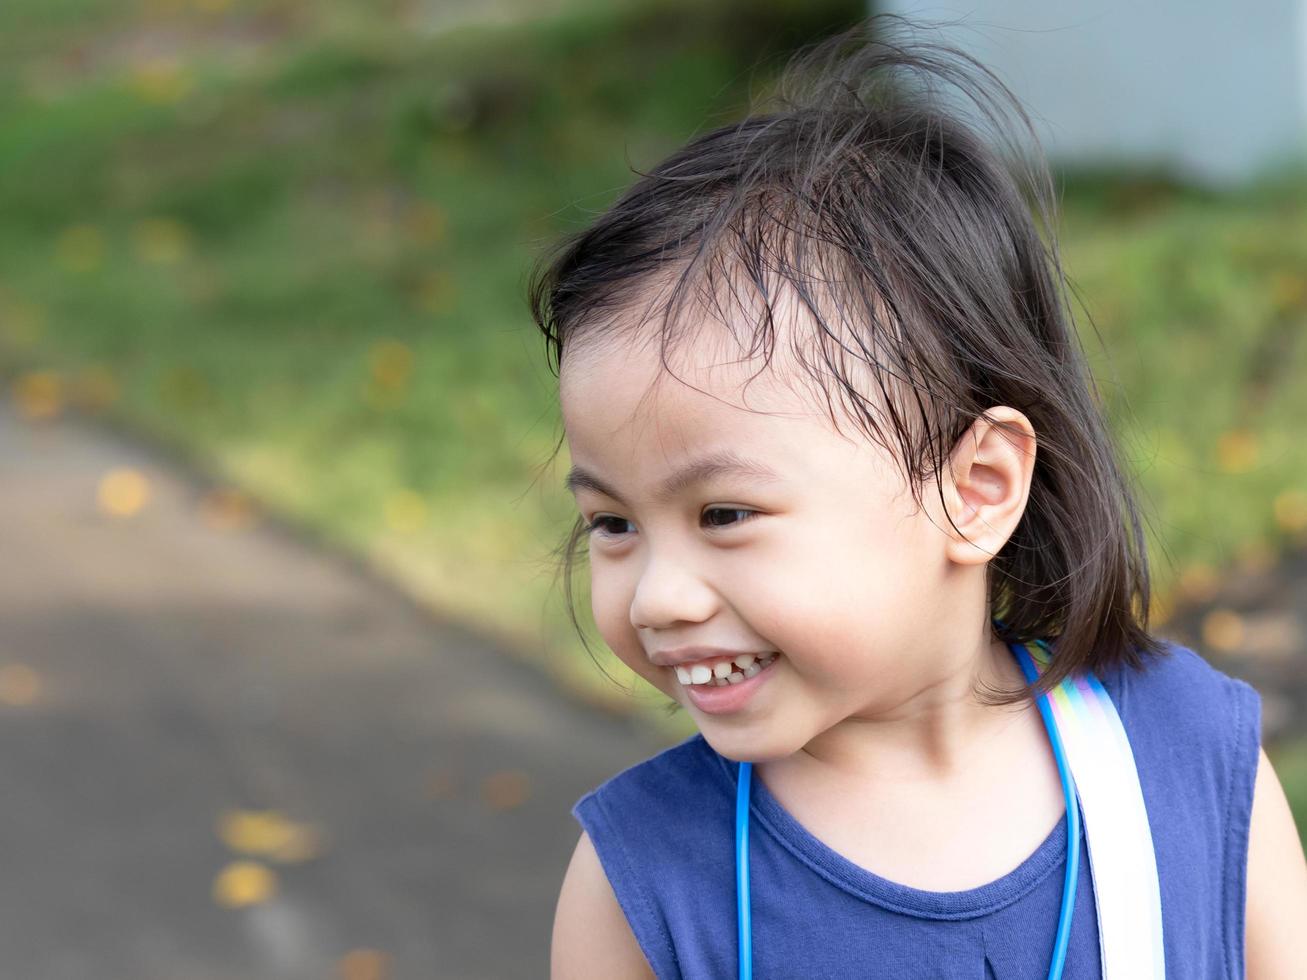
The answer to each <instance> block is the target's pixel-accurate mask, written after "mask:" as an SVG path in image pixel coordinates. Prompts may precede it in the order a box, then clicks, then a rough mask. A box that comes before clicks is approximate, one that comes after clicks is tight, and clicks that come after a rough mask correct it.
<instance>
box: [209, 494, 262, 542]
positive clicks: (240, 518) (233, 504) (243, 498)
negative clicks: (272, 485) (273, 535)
mask: <svg viewBox="0 0 1307 980" xmlns="http://www.w3.org/2000/svg"><path fill="white" fill-rule="evenodd" d="M254 519H255V506H254V501H253V500H252V499H250V497H249V495H248V494H246V493H245V492H244V491H242V490H239V489H236V488H235V487H218V488H216V489H213V490H210V491H209V492H208V493H206V494H205V495H204V496H203V497H201V498H200V520H201V521H203V522H204V524H205V525H206V526H208V527H211V528H213V529H214V530H215V531H243V530H245V529H246V528H248V527H250V526H252V525H253V524H254Z"/></svg>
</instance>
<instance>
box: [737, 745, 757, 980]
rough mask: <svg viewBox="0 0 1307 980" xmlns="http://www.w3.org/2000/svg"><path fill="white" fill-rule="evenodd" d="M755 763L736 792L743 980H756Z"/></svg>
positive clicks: (747, 766) (743, 767)
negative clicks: (752, 899) (752, 876)
mask: <svg viewBox="0 0 1307 980" xmlns="http://www.w3.org/2000/svg"><path fill="white" fill-rule="evenodd" d="M752 782H753V763H752V762H741V763H740V776H739V780H738V781H737V783H736V789H735V904H736V908H737V909H738V915H737V916H736V921H737V922H738V925H739V930H740V980H753V926H752V923H751V922H750V918H751V916H750V904H749V788H750V784H751V783H752Z"/></svg>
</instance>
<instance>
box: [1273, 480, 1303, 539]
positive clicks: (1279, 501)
mask: <svg viewBox="0 0 1307 980" xmlns="http://www.w3.org/2000/svg"><path fill="white" fill-rule="evenodd" d="M1274 508H1275V523H1276V524H1278V525H1279V526H1280V528H1281V529H1282V530H1285V531H1288V532H1289V533H1290V534H1294V533H1297V532H1298V531H1303V530H1307V493H1304V492H1303V491H1301V490H1286V491H1284V493H1282V494H1280V495H1279V496H1277V497H1276V498H1275V504H1274Z"/></svg>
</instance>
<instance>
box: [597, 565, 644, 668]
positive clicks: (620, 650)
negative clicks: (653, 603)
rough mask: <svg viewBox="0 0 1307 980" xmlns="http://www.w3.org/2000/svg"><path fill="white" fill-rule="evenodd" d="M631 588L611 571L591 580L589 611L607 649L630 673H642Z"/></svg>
mask: <svg viewBox="0 0 1307 980" xmlns="http://www.w3.org/2000/svg"><path fill="white" fill-rule="evenodd" d="M631 590H632V586H631V585H630V584H628V583H627V582H626V581H624V580H623V578H622V576H621V575H620V574H619V573H617V572H615V571H614V570H613V569H607V568H606V569H604V570H603V571H602V572H600V573H599V574H597V575H591V577H590V611H591V613H592V614H593V615H594V621H595V626H596V627H597V628H598V630H599V635H600V636H601V637H603V640H604V643H606V644H607V645H608V648H609V649H610V650H612V651H613V653H615V654H617V656H618V657H619V658H620V659H621V660H622V661H623V662H624V663H625V664H626V665H627V666H629V667H630V668H631V669H633V670H637V671H640V672H642V673H643V672H644V671H646V670H647V669H648V666H649V664H648V660H647V659H646V657H645V654H644V650H643V648H642V647H641V645H640V637H639V636H638V635H637V634H636V632H635V627H633V626H632V625H631V597H632V591H631Z"/></svg>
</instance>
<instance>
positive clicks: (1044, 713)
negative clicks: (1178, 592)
mask: <svg viewBox="0 0 1307 980" xmlns="http://www.w3.org/2000/svg"><path fill="white" fill-rule="evenodd" d="M1012 650H1013V651H1014V652H1015V653H1016V655H1017V662H1018V663H1019V664H1020V665H1021V672H1022V673H1023V674H1025V676H1026V681H1027V682H1028V683H1031V684H1033V683H1034V682H1035V681H1036V680H1037V679H1038V675H1037V674H1036V672H1035V665H1034V663H1033V661H1032V660H1031V659H1030V653H1029V651H1028V650H1026V648H1025V647H1024V646H1023V645H1021V644H1020V643H1017V644H1015V645H1013V646H1012ZM1037 704H1038V705H1039V714H1040V716H1041V717H1042V718H1043V719H1044V727H1045V728H1046V729H1048V741H1049V743H1050V744H1051V745H1052V746H1053V757H1054V758H1055V759H1057V772H1058V775H1059V776H1061V777H1062V794H1063V796H1065V797H1066V874H1065V876H1064V877H1063V879H1062V911H1061V912H1060V913H1059V914H1058V917H1057V938H1056V939H1055V940H1054V941H1053V962H1052V963H1051V964H1050V965H1049V968H1048V978H1049V980H1058V978H1060V977H1061V976H1062V966H1063V964H1064V963H1065V962H1066V949H1067V945H1068V944H1069V943H1070V941H1071V915H1072V913H1073V912H1074V911H1075V907H1076V885H1077V881H1078V879H1079V877H1080V808H1079V806H1078V805H1077V803H1076V784H1075V780H1073V779H1072V778H1071V772H1070V770H1069V769H1068V768H1067V764H1066V756H1065V755H1064V754H1063V751H1062V736H1061V735H1059V734H1058V731H1057V725H1056V724H1055V723H1054V721H1053V709H1052V708H1050V707H1049V705H1048V695H1047V694H1043V695H1040V697H1039V700H1038V701H1037Z"/></svg>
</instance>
